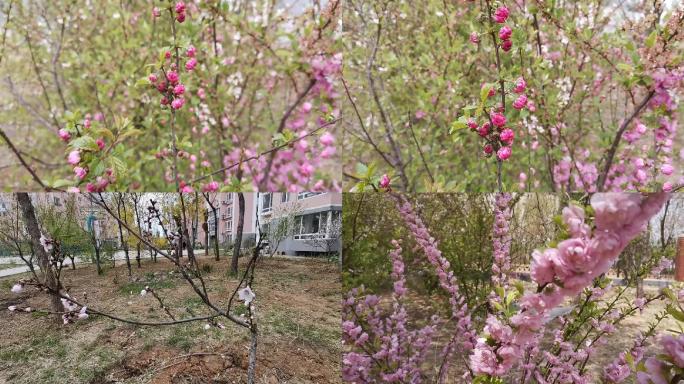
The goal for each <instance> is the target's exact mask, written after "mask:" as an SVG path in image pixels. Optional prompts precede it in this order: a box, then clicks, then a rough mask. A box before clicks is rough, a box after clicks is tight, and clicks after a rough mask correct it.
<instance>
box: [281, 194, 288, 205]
mask: <svg viewBox="0 0 684 384" xmlns="http://www.w3.org/2000/svg"><path fill="white" fill-rule="evenodd" d="M288 197H289V194H288V193H287V192H283V194H282V196H281V197H280V202H281V203H287V200H288Z"/></svg>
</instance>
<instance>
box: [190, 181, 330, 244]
mask: <svg viewBox="0 0 684 384" xmlns="http://www.w3.org/2000/svg"><path fill="white" fill-rule="evenodd" d="M244 197H245V222H244V227H243V245H244V246H249V245H252V244H254V243H255V242H256V241H257V240H258V239H259V236H262V238H263V241H264V242H265V243H266V244H267V247H269V248H272V247H276V249H271V251H275V252H276V253H278V254H283V255H320V254H334V253H338V252H339V251H340V249H341V246H340V237H341V236H340V235H341V227H342V225H341V212H342V195H341V194H339V193H317V192H300V193H284V192H275V193H244ZM212 206H213V207H214V208H215V209H216V210H217V215H216V216H217V219H218V224H217V220H215V219H214V215H213V213H212ZM206 209H207V213H208V218H207V230H208V238H209V244H213V242H214V241H215V240H216V237H215V235H214V228H215V227H216V226H217V225H218V242H219V244H221V245H222V246H224V247H226V246H230V245H231V244H232V243H233V239H234V238H235V236H236V235H237V224H238V216H239V215H238V194H237V193H218V194H213V195H211V197H210V201H209V202H207V203H206ZM259 227H260V228H261V231H258V230H257V228H259ZM198 240H199V242H200V244H201V245H202V246H204V243H205V233H204V230H203V229H201V230H200V236H199V239H198Z"/></svg>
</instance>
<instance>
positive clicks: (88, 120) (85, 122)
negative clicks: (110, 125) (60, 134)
mask: <svg viewBox="0 0 684 384" xmlns="http://www.w3.org/2000/svg"><path fill="white" fill-rule="evenodd" d="M98 115H99V116H101V115H102V114H101V113H100V114H97V115H95V120H97V116H98ZM97 121H101V120H97ZM91 125H92V124H91V122H90V119H85V120H83V126H84V127H85V128H86V129H88V128H90V126H91Z"/></svg>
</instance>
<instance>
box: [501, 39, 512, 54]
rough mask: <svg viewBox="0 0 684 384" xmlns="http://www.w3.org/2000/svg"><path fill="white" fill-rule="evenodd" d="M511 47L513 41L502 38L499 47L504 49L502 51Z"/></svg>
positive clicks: (506, 50)
mask: <svg viewBox="0 0 684 384" xmlns="http://www.w3.org/2000/svg"><path fill="white" fill-rule="evenodd" d="M511 48H513V42H512V41H511V40H504V41H503V43H501V49H503V50H504V52H508V51H510V50H511Z"/></svg>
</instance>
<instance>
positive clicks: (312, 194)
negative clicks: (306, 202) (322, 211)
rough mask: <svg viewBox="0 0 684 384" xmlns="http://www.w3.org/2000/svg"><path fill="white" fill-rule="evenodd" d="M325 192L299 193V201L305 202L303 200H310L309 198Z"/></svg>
mask: <svg viewBox="0 0 684 384" xmlns="http://www.w3.org/2000/svg"><path fill="white" fill-rule="evenodd" d="M322 194H323V192H299V193H298V194H297V200H303V199H308V198H309V197H313V196H316V195H322Z"/></svg>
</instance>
